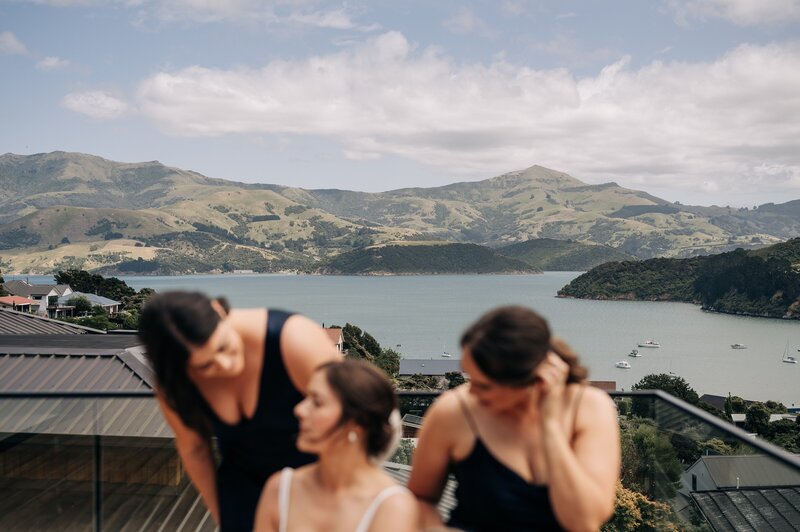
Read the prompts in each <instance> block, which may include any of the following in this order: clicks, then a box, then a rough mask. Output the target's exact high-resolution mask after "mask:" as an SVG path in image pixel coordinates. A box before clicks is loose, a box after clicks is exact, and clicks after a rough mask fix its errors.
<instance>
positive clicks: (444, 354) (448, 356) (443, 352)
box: [442, 351, 453, 358]
mask: <svg viewBox="0 0 800 532" xmlns="http://www.w3.org/2000/svg"><path fill="white" fill-rule="evenodd" d="M442 356H443V357H445V358H450V357H451V356H453V355H451V354H450V353H448V352H447V351H442Z"/></svg>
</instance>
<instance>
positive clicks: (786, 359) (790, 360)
mask: <svg viewBox="0 0 800 532" xmlns="http://www.w3.org/2000/svg"><path fill="white" fill-rule="evenodd" d="M781 362H786V363H787V364H797V359H796V358H795V357H793V356H791V355H789V341H788V340H787V341H786V348H785V349H784V350H783V358H782V359H781Z"/></svg>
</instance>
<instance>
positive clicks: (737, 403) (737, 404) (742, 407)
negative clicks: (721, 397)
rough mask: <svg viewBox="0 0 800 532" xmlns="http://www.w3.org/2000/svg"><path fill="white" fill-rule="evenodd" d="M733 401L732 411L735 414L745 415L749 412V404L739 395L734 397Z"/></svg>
mask: <svg viewBox="0 0 800 532" xmlns="http://www.w3.org/2000/svg"><path fill="white" fill-rule="evenodd" d="M730 399H731V410H732V413H734V414H744V413H746V412H747V403H745V402H744V399H742V398H741V397H739V396H738V395H734V396H733V397H731V398H730Z"/></svg>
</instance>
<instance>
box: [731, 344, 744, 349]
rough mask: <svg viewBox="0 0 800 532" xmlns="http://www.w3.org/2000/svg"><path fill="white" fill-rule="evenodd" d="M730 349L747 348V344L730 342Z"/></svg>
mask: <svg viewBox="0 0 800 532" xmlns="http://www.w3.org/2000/svg"><path fill="white" fill-rule="evenodd" d="M731 349H747V346H746V345H744V344H731Z"/></svg>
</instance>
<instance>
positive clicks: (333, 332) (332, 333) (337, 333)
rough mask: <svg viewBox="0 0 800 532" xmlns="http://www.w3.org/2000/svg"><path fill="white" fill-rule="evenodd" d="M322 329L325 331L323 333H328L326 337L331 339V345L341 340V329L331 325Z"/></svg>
mask: <svg viewBox="0 0 800 532" xmlns="http://www.w3.org/2000/svg"><path fill="white" fill-rule="evenodd" d="M323 330H324V331H325V334H327V335H328V338H330V339H331V341H332V342H333V345H336V344H338V343H339V342H341V341H342V329H340V328H338V327H331V328H329V329H323Z"/></svg>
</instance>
